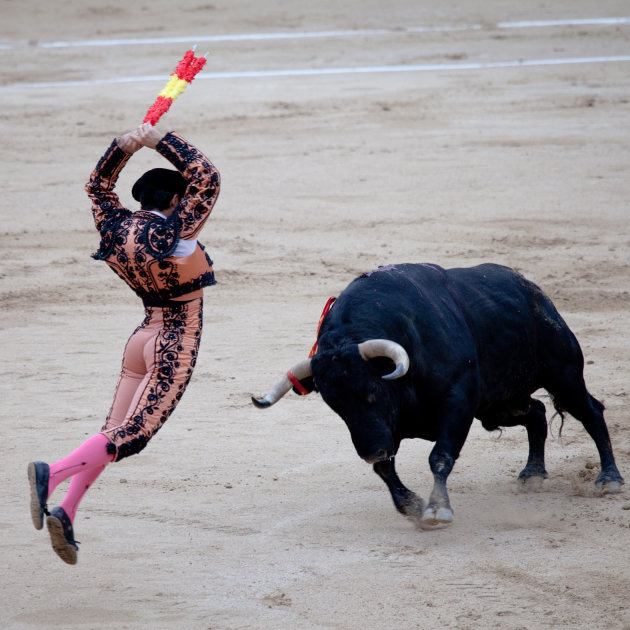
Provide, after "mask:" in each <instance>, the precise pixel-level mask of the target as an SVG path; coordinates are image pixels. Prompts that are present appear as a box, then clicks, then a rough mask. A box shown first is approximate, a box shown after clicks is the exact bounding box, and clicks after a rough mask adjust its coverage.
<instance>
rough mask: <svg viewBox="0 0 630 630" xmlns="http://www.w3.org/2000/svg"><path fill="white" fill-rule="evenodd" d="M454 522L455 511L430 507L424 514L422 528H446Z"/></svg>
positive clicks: (448, 508) (435, 506) (447, 508)
mask: <svg viewBox="0 0 630 630" xmlns="http://www.w3.org/2000/svg"><path fill="white" fill-rule="evenodd" d="M452 522H453V510H451V508H450V507H439V506H437V505H429V506H428V507H427V508H426V510H425V511H424V513H423V514H422V521H421V525H420V526H421V527H422V528H423V529H437V528H438V527H446V526H447V525H450V524H451V523H452Z"/></svg>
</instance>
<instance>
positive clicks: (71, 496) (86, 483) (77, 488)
mask: <svg viewBox="0 0 630 630" xmlns="http://www.w3.org/2000/svg"><path fill="white" fill-rule="evenodd" d="M104 470H105V466H104V465H103V466H94V467H93V468H88V469H87V470H83V471H81V472H80V473H77V474H76V475H75V476H74V477H72V481H70V487H69V488H68V492H67V493H66V496H65V498H64V500H63V501H62V503H61V507H62V508H63V509H64V510H65V512H66V514H67V515H68V516H69V518H70V521H71V522H72V523H74V517H75V515H76V513H77V508H78V507H79V503H80V502H81V499H82V498H83V495H84V494H85V493H86V492H87V491H88V489H89V487H90V486H91V485H92V484H93V483H94V482H95V481H96V479H97V477H98V476H99V475H100V474H101V473H102V472H103V471H104Z"/></svg>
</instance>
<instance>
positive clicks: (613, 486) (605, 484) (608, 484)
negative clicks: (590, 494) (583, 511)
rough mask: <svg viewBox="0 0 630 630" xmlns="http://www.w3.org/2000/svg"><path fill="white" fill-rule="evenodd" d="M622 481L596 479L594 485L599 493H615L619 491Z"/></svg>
mask: <svg viewBox="0 0 630 630" xmlns="http://www.w3.org/2000/svg"><path fill="white" fill-rule="evenodd" d="M621 486H623V481H617V480H614V481H596V482H595V487H596V488H597V491H598V492H599V493H600V494H617V493H618V492H621Z"/></svg>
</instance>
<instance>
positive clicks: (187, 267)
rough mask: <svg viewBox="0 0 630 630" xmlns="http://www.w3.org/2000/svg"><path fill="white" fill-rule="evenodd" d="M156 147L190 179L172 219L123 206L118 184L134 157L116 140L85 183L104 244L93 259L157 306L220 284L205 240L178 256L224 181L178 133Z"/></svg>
mask: <svg viewBox="0 0 630 630" xmlns="http://www.w3.org/2000/svg"><path fill="white" fill-rule="evenodd" d="M156 150H157V151H158V152H159V153H160V154H161V155H163V156H164V157H165V158H166V159H167V160H168V161H169V162H171V164H173V166H174V167H175V168H177V170H179V171H180V172H181V173H182V175H183V176H184V177H185V178H186V180H187V182H188V185H187V187H186V191H185V193H184V196H183V197H182V198H181V200H180V202H179V204H178V205H177V207H176V208H175V211H174V212H173V214H172V215H171V216H170V217H168V218H166V217H162V216H159V215H157V214H155V213H153V212H150V211H148V210H138V211H136V212H132V211H131V210H128V209H126V208H123V206H122V205H121V203H120V200H119V198H118V195H117V194H116V193H115V192H114V187H115V185H116V181H117V180H118V175H119V174H120V171H121V170H122V168H123V167H124V166H125V164H127V161H128V160H129V158H130V157H131V156H130V154H128V153H126V152H125V151H123V150H122V149H121V148H120V147H119V146H118V144H117V143H116V141H115V140H114V142H112V144H111V145H110V147H109V148H108V149H107V151H106V152H105V154H104V155H103V157H102V158H101V159H100V160H99V162H98V164H97V165H96V168H95V169H94V171H93V172H92V174H91V176H90V180H89V181H88V183H87V184H86V186H85V190H86V192H87V194H88V196H89V197H90V199H91V200H92V214H93V216H94V223H95V224H96V229H97V230H98V231H99V232H100V234H101V244H100V247H99V249H98V251H97V252H96V253H94V254H92V257H93V258H96V259H97V260H104V261H105V262H106V263H107V264H108V265H109V266H110V268H111V269H113V271H114V272H115V273H116V274H117V275H118V276H119V277H120V278H122V279H123V280H124V281H125V282H126V283H127V284H128V285H129V286H130V287H131V288H132V289H133V290H134V291H135V292H136V294H137V295H138V296H139V297H140V298H141V299H142V300H143V302H144V303H145V304H147V305H152V306H159V305H160V304H161V303H163V302H167V301H168V300H171V299H173V298H176V297H180V296H182V295H185V294H187V293H190V292H192V291H196V290H198V289H201V288H203V287H207V286H210V285H213V284H215V283H216V282H215V279H214V272H213V270H212V261H211V260H210V258H209V256H208V255H207V254H206V252H205V249H204V247H203V245H201V243H199V242H197V244H196V246H195V249H194V252H193V253H192V254H190V255H189V256H184V257H181V256H175V255H174V252H175V249H176V247H177V243H178V240H179V239H187V240H189V239H195V238H196V237H197V235H198V234H199V232H200V231H201V228H202V227H203V225H204V223H205V222H206V220H207V219H208V217H209V216H210V212H211V211H212V207H213V206H214V204H215V202H216V200H217V197H218V195H219V188H220V184H221V181H220V176H219V172H218V171H217V169H216V168H215V166H214V165H213V164H212V163H211V162H210V160H208V158H206V157H205V156H204V155H203V154H202V153H201V152H200V151H198V150H197V149H196V148H195V147H194V146H192V145H191V144H189V143H188V142H186V140H184V139H183V138H181V137H180V136H178V135H177V134H175V133H168V134H166V135H165V136H164V138H162V140H161V141H160V142H159V143H158V145H157V147H156Z"/></svg>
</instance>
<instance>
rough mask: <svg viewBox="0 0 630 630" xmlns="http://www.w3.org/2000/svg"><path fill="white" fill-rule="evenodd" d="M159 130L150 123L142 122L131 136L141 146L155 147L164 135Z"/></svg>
mask: <svg viewBox="0 0 630 630" xmlns="http://www.w3.org/2000/svg"><path fill="white" fill-rule="evenodd" d="M164 135H165V134H163V133H162V132H161V131H158V130H157V128H156V127H154V126H153V125H152V124H151V123H148V122H147V123H143V124H142V125H140V126H139V127H138V128H137V129H136V130H135V131H134V132H133V137H134V139H135V140H137V141H138V142H139V143H140V144H141V145H142V146H144V147H149V148H151V149H155V147H156V146H157V145H158V143H159V142H160V140H161V139H162V138H163V137H164Z"/></svg>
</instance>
